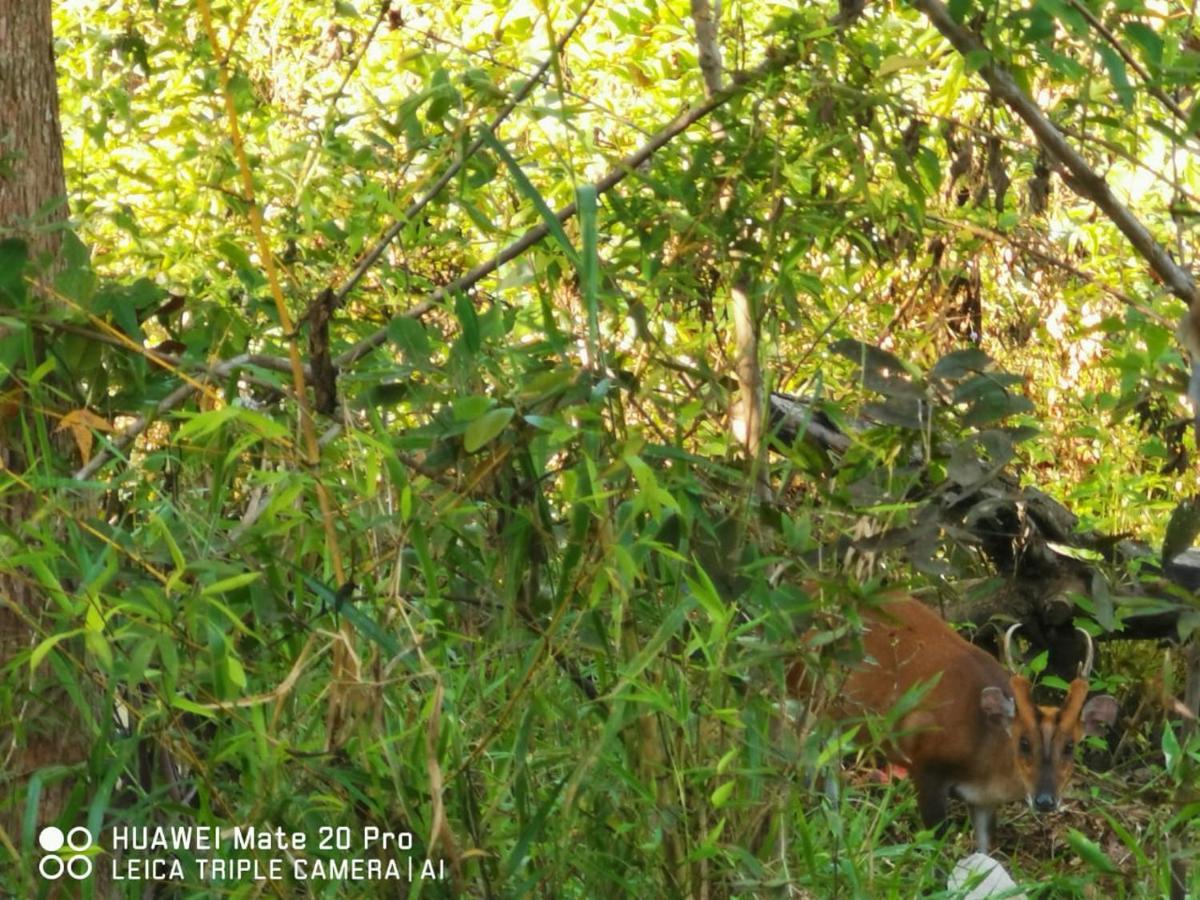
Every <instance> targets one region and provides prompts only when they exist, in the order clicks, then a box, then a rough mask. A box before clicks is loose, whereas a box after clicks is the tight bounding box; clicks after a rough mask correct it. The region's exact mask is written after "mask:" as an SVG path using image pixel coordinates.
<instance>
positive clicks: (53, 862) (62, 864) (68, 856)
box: [38, 825, 92, 881]
mask: <svg viewBox="0 0 1200 900" xmlns="http://www.w3.org/2000/svg"><path fill="white" fill-rule="evenodd" d="M38 844H39V845H40V846H41V848H42V849H43V850H45V851H46V855H45V856H43V857H42V859H41V861H40V862H39V863H38V872H40V873H41V876H42V877H43V878H45V879H46V880H47V881H57V880H58V879H59V878H62V877H63V873H64V872H65V873H66V874H67V875H68V876H69V877H71V878H74V879H75V880H76V881H82V880H83V879H85V878H87V877H88V876H89V875H91V874H92V858H91V857H90V856H86V855H85V854H86V853H87V851H88V850H90V849H91V847H92V833H91V832H90V831H88V830H87V829H86V828H84V827H83V826H82V825H78V826H76V827H75V828H72V829H71V830H70V831H68V832H67V833H66V835H65V836H64V835H63V833H62V829H61V828H56V827H55V826H54V825H50V826H48V827H46V828H43V829H42V831H41V833H40V834H39V835H38ZM64 844H65V845H66V847H67V849H68V850H70V851H71V852H70V853H59V851H60V850H62V848H63V845H64Z"/></svg>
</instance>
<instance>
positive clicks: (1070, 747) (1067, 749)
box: [1063, 739, 1075, 753]
mask: <svg viewBox="0 0 1200 900" xmlns="http://www.w3.org/2000/svg"><path fill="white" fill-rule="evenodd" d="M1074 752H1075V742H1074V741H1072V740H1070V739H1068V740H1067V742H1066V743H1065V744H1063V753H1074Z"/></svg>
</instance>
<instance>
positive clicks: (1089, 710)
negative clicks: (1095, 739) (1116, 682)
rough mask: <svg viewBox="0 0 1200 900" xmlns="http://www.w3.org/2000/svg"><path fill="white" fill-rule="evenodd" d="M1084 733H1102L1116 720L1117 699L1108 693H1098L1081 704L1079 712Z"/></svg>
mask: <svg viewBox="0 0 1200 900" xmlns="http://www.w3.org/2000/svg"><path fill="white" fill-rule="evenodd" d="M1079 721H1080V722H1082V723H1083V733H1084V734H1104V732H1105V730H1106V729H1108V728H1111V727H1112V726H1113V725H1114V724H1116V721H1117V701H1116V700H1114V699H1113V698H1112V697H1110V696H1109V695H1108V694H1098V695H1096V696H1095V697H1093V698H1092V699H1091V700H1089V701H1088V702H1087V703H1085V704H1084V705H1083V712H1081V713H1080V714H1079Z"/></svg>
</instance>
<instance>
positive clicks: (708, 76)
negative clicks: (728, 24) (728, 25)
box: [692, 0, 723, 97]
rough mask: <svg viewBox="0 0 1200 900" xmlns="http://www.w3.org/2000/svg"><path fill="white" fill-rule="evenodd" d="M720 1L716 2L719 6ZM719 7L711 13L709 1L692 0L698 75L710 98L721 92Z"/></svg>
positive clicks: (711, 8)
mask: <svg viewBox="0 0 1200 900" xmlns="http://www.w3.org/2000/svg"><path fill="white" fill-rule="evenodd" d="M719 2H720V0H718V4H719ZM720 17H721V13H720V6H719V5H718V7H717V11H716V13H714V12H713V7H712V4H711V3H709V0H692V21H693V22H695V23H696V48H697V50H698V57H699V60H698V61H699V63H700V74H701V75H703V76H704V92H705V94H706V95H707V96H709V97H711V96H712V95H713V94H716V93H718V92H719V91H720V90H721V79H722V77H723V76H722V66H721V38H720V26H719V22H718V20H719V19H720Z"/></svg>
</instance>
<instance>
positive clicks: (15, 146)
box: [0, 0, 92, 890]
mask: <svg viewBox="0 0 1200 900" xmlns="http://www.w3.org/2000/svg"><path fill="white" fill-rule="evenodd" d="M50 8H51V0H0V239H6V238H12V237H18V238H22V239H24V240H25V241H26V244H27V246H28V248H29V251H30V257H31V259H33V260H34V261H35V262H36V263H37V264H38V267H39V268H40V269H41V271H42V272H45V273H49V272H52V271H53V268H54V259H55V257H56V255H57V253H58V248H59V244H60V232H59V231H58V230H56V229H55V228H54V227H53V226H54V225H55V224H56V223H59V222H61V221H62V220H63V219H65V217H66V202H65V198H66V185H65V182H64V178H63V154H62V136H61V130H60V126H59V117H58V91H57V85H56V82H55V68H54V47H53V35H52V30H51V19H50ZM0 332H2V329H0ZM8 337H9V339H17V338H15V337H14V336H12V335H9V336H8ZM4 339H5V335H4V334H3V333H0V340H4ZM22 339H23V338H22ZM40 355H41V348H40V347H35V356H40ZM38 361H40V360H37V359H35V362H38ZM0 383H2V386H3V388H4V389H5V390H6V391H7V392H8V396H9V398H10V400H11V398H13V397H17V396H19V397H20V398H21V399H20V403H19V405H18V406H17V407H16V408H15V410H12V411H10V412H11V413H12V414H9V415H7V416H6V417H5V418H3V419H0V560H4V562H2V563H0V671H3V672H4V677H3V679H2V680H0V829H2V830H3V833H2V836H0V846H2V847H3V848H5V849H0V858H3V860H4V862H3V863H0V870H5V871H7V872H9V873H12V872H17V871H23V872H25V873H26V877H28V872H29V868H28V867H29V866H30V865H31V864H32V863H34V862H36V856H37V854H36V853H35V852H34V848H31V847H22V836H21V830H20V823H21V822H22V819H23V815H24V811H25V806H26V803H27V793H28V790H29V785H30V778H31V776H33V775H34V774H35V773H36V772H38V771H39V770H45V769H46V768H47V767H51V766H53V767H55V769H56V773H62V772H66V773H68V774H67V775H66V777H58V774H55V776H54V777H45V779H44V781H43V783H42V784H41V789H40V791H41V792H40V796H39V798H38V801H37V822H36V824H37V825H38V826H39V827H40V826H42V825H46V824H49V823H51V822H53V821H55V820H56V819H57V818H58V817H59V815H60V814H61V813H62V812H63V810H64V809H65V807H66V804H67V801H68V798H69V796H70V794H71V792H72V790H73V788H74V786H75V784H74V783H75V781H76V779H75V778H73V777H71V776H72V775H73V767H74V766H76V765H77V764H79V763H80V762H81V761H82V760H83V759H85V758H86V755H87V752H88V748H89V747H90V745H91V737H92V736H91V735H90V734H88V733H86V732H85V729H84V728H83V727H82V722H81V715H80V713H79V711H78V710H77V709H76V707H75V705H74V703H73V702H72V701H71V700H70V699H68V697H67V695H66V693H65V692H64V691H63V690H62V688H61V687H59V686H56V685H55V684H54V683H52V681H51V678H45V679H43V678H41V677H37V676H34V675H31V674H30V669H29V665H28V661H27V654H28V651H29V650H30V648H31V647H32V646H34V645H35V644H36V643H37V642H38V641H39V640H40V639H41V638H42V637H44V633H43V631H44V626H43V620H44V617H45V612H46V603H47V598H46V597H45V596H44V595H43V594H42V592H41V591H39V590H38V589H37V587H36V584H37V582H36V580H35V578H34V577H33V576H32V575H31V574H30V573H28V572H25V571H22V570H21V569H18V568H16V567H15V566H13V565H11V563H9V562H8V560H9V559H11V558H12V556H14V555H15V554H16V553H19V552H21V551H22V550H24V549H25V546H24V544H25V538H24V529H26V528H27V526H28V522H29V521H30V520H31V518H32V517H33V516H34V515H35V514H36V512H37V504H38V497H37V495H36V494H35V493H34V492H33V491H31V490H29V489H28V487H27V485H26V484H25V482H24V479H23V478H22V477H21V474H22V473H24V472H26V471H28V470H29V469H30V468H32V466H33V464H34V462H35V460H33V459H30V458H28V452H27V446H26V444H24V443H23V441H22V434H23V432H24V433H29V432H30V431H32V430H33V417H35V416H45V414H46V410H45V408H44V401H43V399H42V398H41V397H39V398H38V400H37V402H33V401H31V400H30V399H29V397H28V396H27V395H25V394H24V393H23V392H22V391H21V381H20V377H19V373H17V374H16V375H15V376H14V373H12V372H10V371H0ZM25 429H28V431H25ZM47 671H49V669H48V667H46V666H43V668H42V670H41V672H47ZM39 674H40V673H39ZM43 774H45V773H43ZM60 824H64V825H66V826H67V827H72V826H75V825H80V824H82V822H78V821H72V822H70V823H60ZM34 837H35V839H36V831H35V835H34ZM11 848H16V849H17V850H18V856H17V858H16V859H11V858H10V856H9V854H10V852H11ZM14 863H15V865H14ZM7 885H8V886H9V887H11V888H13V889H14V890H15V889H16V883H14V882H7Z"/></svg>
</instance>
